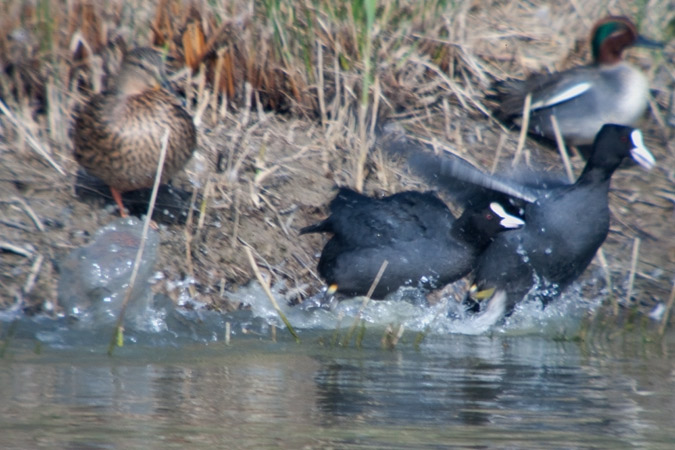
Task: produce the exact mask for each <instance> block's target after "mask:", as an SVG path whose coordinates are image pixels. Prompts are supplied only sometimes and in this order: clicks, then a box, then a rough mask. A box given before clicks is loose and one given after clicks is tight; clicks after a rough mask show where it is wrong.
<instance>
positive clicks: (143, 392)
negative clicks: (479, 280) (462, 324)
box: [0, 329, 675, 448]
mask: <svg viewBox="0 0 675 450" xmlns="http://www.w3.org/2000/svg"><path fill="white" fill-rule="evenodd" d="M300 335H301V342H300V343H299V344H298V343H295V342H294V341H292V340H291V339H290V338H288V337H287V334H286V333H284V332H281V331H278V332H277V341H276V342H273V341H272V340H271V339H270V337H269V336H251V335H248V336H241V335H239V336H235V337H234V338H233V339H232V342H231V343H230V345H225V344H224V343H222V342H215V343H211V344H203V343H200V344H188V345H181V346H175V347H170V346H163V347H159V348H158V347H154V348H148V347H144V346H143V345H141V344H136V345H127V346H125V347H123V348H121V349H118V350H117V351H116V353H115V354H114V356H113V357H107V356H106V355H105V350H106V349H105V346H103V345H101V346H98V345H96V346H87V345H86V343H82V344H83V345H82V346H78V347H70V348H66V349H64V348H60V349H55V348H52V347H47V346H42V347H41V348H40V351H39V353H36V349H35V348H34V342H33V341H31V340H25V341H24V340H21V339H17V340H16V341H13V342H12V343H11V345H10V346H9V348H8V349H7V350H6V352H5V355H4V358H3V359H1V360H0V447H2V448H35V447H49V448H200V447H201V448H325V447H333V448H446V447H451V446H460V447H461V446H467V447H477V446H488V447H501V448H528V447H529V448H542V447H543V446H546V447H553V448H627V447H633V446H635V447H640V448H672V445H673V442H675V427H673V425H674V424H675V423H674V420H675V419H674V417H675V358H673V356H672V355H671V354H670V353H669V351H670V350H671V349H672V348H673V343H675V336H674V335H672V334H671V335H668V336H666V339H665V340H664V341H662V342H654V343H650V342H644V341H643V340H642V339H640V338H637V339H636V338H635V336H634V335H631V336H630V337H627V335H626V334H622V333H617V334H614V335H613V334H608V335H606V336H594V337H592V338H591V339H589V340H588V341H586V342H583V343H578V342H561V341H558V340H555V339H553V338H551V337H550V336H546V335H541V334H536V333H535V334H534V335H533V334H529V335H525V336H516V335H513V333H507V332H503V331H501V332H500V331H496V332H494V333H492V334H491V335H478V336H468V335H462V334H447V335H441V334H434V335H429V336H427V337H426V338H425V339H424V340H423V341H422V343H421V345H419V347H416V346H415V345H414V339H415V337H416V333H414V332H411V333H404V334H403V337H402V340H401V341H400V342H399V343H398V345H397V346H396V348H395V349H393V350H385V349H383V348H382V347H381V344H380V338H381V336H382V333H381V332H379V331H377V330H372V329H369V330H368V332H367V333H366V338H365V340H364V341H363V343H362V346H361V348H355V347H354V345H351V346H349V347H341V346H338V345H331V341H332V338H333V336H332V334H331V333H330V332H323V331H322V332H317V331H313V332H301V333H300Z"/></svg>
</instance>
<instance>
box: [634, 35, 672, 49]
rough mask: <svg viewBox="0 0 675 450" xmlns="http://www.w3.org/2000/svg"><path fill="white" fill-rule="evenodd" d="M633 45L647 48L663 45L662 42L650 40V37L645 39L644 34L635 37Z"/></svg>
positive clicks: (661, 46)
mask: <svg viewBox="0 0 675 450" xmlns="http://www.w3.org/2000/svg"><path fill="white" fill-rule="evenodd" d="M633 45H634V46H636V47H647V48H663V47H664V46H665V45H664V43H663V42H659V41H652V40H651V39H647V38H646V37H644V36H638V37H637V39H635V42H633Z"/></svg>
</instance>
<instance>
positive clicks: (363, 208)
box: [300, 187, 522, 299]
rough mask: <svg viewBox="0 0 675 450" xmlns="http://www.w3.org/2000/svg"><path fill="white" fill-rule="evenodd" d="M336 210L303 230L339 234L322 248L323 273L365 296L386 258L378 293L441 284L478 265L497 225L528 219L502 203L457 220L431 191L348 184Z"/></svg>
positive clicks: (340, 286)
mask: <svg viewBox="0 0 675 450" xmlns="http://www.w3.org/2000/svg"><path fill="white" fill-rule="evenodd" d="M330 212H331V215H330V216H329V217H328V218H327V219H325V220H323V221H322V222H319V223H317V224H315V225H311V226H308V227H305V228H303V229H302V230H300V234H305V233H323V232H326V233H333V237H332V238H331V239H330V240H329V241H328V243H326V245H325V247H324V249H323V252H322V254H321V259H320V260H319V266H318V269H319V273H320V274H321V276H322V277H323V278H324V279H325V280H326V282H327V283H328V284H329V286H331V287H332V289H337V291H338V292H340V293H342V294H344V295H349V296H355V295H365V294H367V292H368V290H369V288H370V286H371V285H372V283H373V281H374V280H375V278H376V275H377V273H378V271H379V270H380V267H381V266H382V263H383V262H384V261H385V260H386V261H388V265H387V267H386V269H385V271H384V273H383V276H382V278H381V279H380V281H379V283H378V284H377V286H376V288H375V291H374V292H373V295H372V297H373V298H376V299H381V298H383V297H385V296H386V295H387V294H389V293H391V292H394V291H396V290H397V289H398V288H399V287H400V286H403V285H410V286H419V287H423V288H436V287H442V286H444V285H445V284H447V283H450V282H452V281H455V280H457V279H459V278H461V277H463V276H465V275H467V274H468V273H469V272H470V271H471V270H472V269H473V268H474V263H475V260H476V257H477V256H478V254H479V253H480V251H482V250H483V249H484V248H485V247H487V245H488V244H489V243H490V241H491V239H492V238H493V237H494V235H495V234H496V233H497V232H499V231H502V230H506V229H509V228H515V227H518V226H522V220H520V219H518V218H516V217H513V216H509V215H508V214H506V213H505V212H504V210H503V208H501V206H500V205H499V204H496V203H495V204H492V205H490V206H488V207H487V208H484V209H481V210H471V211H468V212H467V213H466V214H463V215H462V216H461V217H460V218H459V219H455V217H454V216H453V215H452V213H451V212H450V210H449V209H448V207H447V206H446V205H445V203H443V202H442V201H441V200H440V199H439V198H438V197H437V196H436V195H435V194H433V193H431V192H424V193H422V192H414V191H407V192H401V193H398V194H394V195H391V196H389V197H384V198H381V199H376V198H371V197H367V196H365V195H361V194H359V193H357V192H355V191H353V190H351V189H348V188H344V187H343V188H340V190H339V192H338V194H337V196H336V197H335V198H334V199H333V200H332V201H331V203H330Z"/></svg>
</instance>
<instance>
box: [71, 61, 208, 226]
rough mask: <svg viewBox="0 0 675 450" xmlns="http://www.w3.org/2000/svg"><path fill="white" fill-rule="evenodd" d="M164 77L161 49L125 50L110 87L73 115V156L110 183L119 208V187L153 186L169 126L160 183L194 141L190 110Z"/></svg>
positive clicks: (122, 189) (177, 166)
mask: <svg viewBox="0 0 675 450" xmlns="http://www.w3.org/2000/svg"><path fill="white" fill-rule="evenodd" d="M163 77H164V65H163V61H162V59H161V56H160V55H159V53H158V52H156V51H155V50H153V49H151V48H138V49H135V50H133V51H131V52H129V54H127V55H126V56H125V58H124V61H123V62H122V66H121V68H120V71H119V73H118V75H117V77H116V78H115V80H114V82H113V84H112V85H111V87H110V88H109V89H108V90H106V91H104V92H103V93H101V94H98V95H96V96H94V97H92V98H91V100H90V101H89V102H88V103H87V105H86V106H85V107H84V108H83V109H82V111H81V112H80V113H79V114H78V116H77V118H76V120H75V128H74V146H75V158H76V159H77V162H78V163H80V165H82V167H84V168H85V169H86V170H87V171H88V172H89V173H91V174H92V175H94V176H96V177H98V178H100V179H101V180H103V181H104V182H105V183H106V184H107V185H108V186H110V190H111V192H112V193H113V196H114V197H115V199H116V200H117V202H118V204H119V206H120V209H121V211H122V213H123V211H124V209H123V207H122V204H121V197H120V196H119V193H120V192H126V191H131V190H134V189H140V188H147V187H150V186H152V184H153V182H154V179H155V172H156V170H157V163H158V161H159V155H160V149H161V138H162V136H163V134H164V132H165V130H166V128H167V127H168V128H169V130H170V133H169V143H168V147H167V153H166V160H165V162H164V169H163V173H162V182H163V183H165V182H166V181H168V180H169V179H170V178H171V177H172V176H173V175H174V174H175V173H176V172H178V171H179V170H180V169H182V168H183V166H184V165H185V164H186V163H187V161H188V160H189V159H190V157H191V156H192V152H193V151H194V148H195V146H196V143H197V134H196V131H195V126H194V123H193V122H192V118H191V117H190V115H189V114H188V113H187V112H186V111H185V110H184V109H183V107H182V106H181V105H180V103H179V102H178V100H177V99H176V98H175V97H174V96H173V95H172V94H171V93H170V92H168V91H166V90H164V89H162V88H160V82H161V81H162V79H163ZM118 198H119V200H118Z"/></svg>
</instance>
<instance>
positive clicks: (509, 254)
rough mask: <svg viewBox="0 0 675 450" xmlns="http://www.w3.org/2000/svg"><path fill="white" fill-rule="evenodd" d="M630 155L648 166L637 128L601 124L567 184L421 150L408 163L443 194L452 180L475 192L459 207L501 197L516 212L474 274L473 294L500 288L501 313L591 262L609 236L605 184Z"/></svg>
mask: <svg viewBox="0 0 675 450" xmlns="http://www.w3.org/2000/svg"><path fill="white" fill-rule="evenodd" d="M629 156H631V157H632V158H633V159H634V160H635V161H636V162H637V163H638V164H640V165H642V166H643V167H645V168H648V169H649V168H651V167H652V166H653V165H654V158H653V157H652V155H651V154H650V153H649V151H648V150H647V149H646V148H645V147H644V145H643V143H642V134H641V133H640V131H639V130H637V129H634V128H630V127H626V126H621V125H612V124H607V125H604V126H603V127H602V128H601V130H600V131H599V132H598V134H597V136H596V138H595V142H594V144H593V151H592V154H591V156H590V159H589V160H588V162H587V164H586V167H585V168H584V170H583V172H582V174H581V175H580V176H579V178H578V179H577V181H576V182H575V183H574V184H562V185H561V184H560V183H538V182H536V180H530V185H529V186H525V185H522V184H516V183H512V182H509V180H505V179H503V178H499V177H494V176H490V175H487V174H481V173H480V172H479V171H478V169H476V168H474V167H473V166H471V167H470V168H467V165H468V163H467V162H466V161H464V160H461V159H459V158H456V157H455V158H439V157H437V156H434V155H431V154H429V153H427V152H425V153H419V152H418V153H414V154H412V155H411V156H410V160H409V161H410V165H411V167H412V168H413V170H415V171H417V172H418V173H421V174H423V175H426V176H427V178H435V179H436V181H437V182H439V183H443V184H446V182H447V186H448V188H450V187H451V186H453V184H456V183H457V181H458V180H461V181H463V182H464V185H465V184H466V182H470V183H469V184H473V185H474V186H476V188H477V189H476V192H478V194H477V196H474V197H473V198H474V200H473V202H465V203H468V204H469V205H470V207H479V206H480V205H481V204H483V203H485V202H487V201H493V200H494V199H500V200H502V201H504V192H507V194H508V196H507V197H509V198H510V199H511V200H512V202H511V203H514V204H516V205H518V206H519V210H520V212H521V213H522V218H523V219H524V220H525V225H524V226H523V227H522V228H520V229H518V230H511V231H507V232H504V233H500V234H499V235H497V236H496V237H495V239H494V240H493V242H492V243H491V244H490V245H489V246H488V248H487V249H486V250H485V251H484V252H483V253H482V254H481V255H480V256H479V258H478V260H477V268H476V272H475V274H476V278H475V281H476V287H477V289H478V290H479V291H485V290H489V289H493V288H494V289H503V290H505V291H506V293H507V296H508V300H507V309H508V310H512V308H513V307H514V305H515V304H516V303H517V302H519V301H520V300H521V299H522V298H523V297H524V296H525V295H527V294H528V292H529V291H530V290H532V288H533V287H536V290H534V291H533V293H534V294H535V295H536V296H537V297H538V298H540V299H541V300H542V302H543V303H544V304H546V303H548V302H549V301H550V300H551V299H553V298H555V297H556V296H558V295H559V294H560V292H561V291H562V290H563V289H565V288H566V287H567V286H568V285H569V284H570V283H571V282H572V281H574V280H575V279H576V278H577V277H579V275H581V273H582V272H583V271H584V270H585V269H586V267H587V266H588V265H589V264H590V262H591V260H592V259H593V256H594V255H595V253H596V251H597V250H598V248H600V246H601V245H602V243H603V242H604V241H605V238H606V237H607V233H608V231H609V205H608V192H609V185H610V178H611V176H612V174H613V173H614V171H615V170H616V169H617V168H618V167H619V165H620V164H621V162H622V161H623V160H624V158H627V157H629ZM504 186H506V187H507V188H503V187H504ZM464 187H465V186H464ZM490 192H492V193H490ZM476 199H477V200H476Z"/></svg>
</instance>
